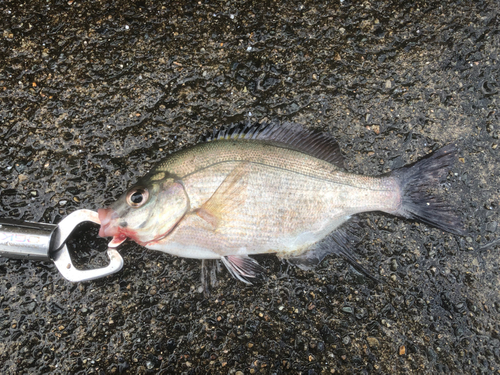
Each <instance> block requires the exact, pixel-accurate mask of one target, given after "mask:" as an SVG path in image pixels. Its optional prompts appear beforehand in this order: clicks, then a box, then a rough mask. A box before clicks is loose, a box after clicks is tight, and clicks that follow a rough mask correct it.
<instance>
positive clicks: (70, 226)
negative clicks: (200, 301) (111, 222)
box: [0, 210, 123, 282]
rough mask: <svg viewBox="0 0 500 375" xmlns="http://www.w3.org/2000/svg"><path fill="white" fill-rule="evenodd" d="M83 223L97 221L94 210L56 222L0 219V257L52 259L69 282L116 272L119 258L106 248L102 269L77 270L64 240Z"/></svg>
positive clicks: (72, 214)
mask: <svg viewBox="0 0 500 375" xmlns="http://www.w3.org/2000/svg"><path fill="white" fill-rule="evenodd" d="M84 222H92V223H96V224H99V225H100V224H101V223H100V221H99V217H98V215H97V212H95V211H91V210H77V211H75V212H73V213H71V214H69V215H68V216H66V217H65V218H64V219H63V220H62V221H61V222H60V223H59V224H46V223H38V222H32V221H21V220H15V219H8V218H0V256H2V257H7V258H15V259H29V260H38V261H53V262H54V264H55V265H56V267H57V269H58V270H59V272H60V273H61V274H62V276H63V277H64V278H65V279H67V280H69V281H72V282H80V281H88V280H95V279H100V278H102V277H105V276H108V275H111V274H113V273H115V272H118V271H120V270H121V269H122V267H123V259H122V257H121V256H120V254H119V253H118V252H117V251H116V250H115V249H112V248H108V250H107V252H108V257H109V264H108V265H107V266H106V267H103V268H94V269H88V270H79V269H78V268H76V267H75V266H74V265H73V262H72V261H71V257H70V253H69V250H68V247H67V246H66V241H67V240H68V238H69V237H70V235H71V234H72V233H73V231H74V230H75V228H76V227H77V226H78V225H79V224H81V223H84Z"/></svg>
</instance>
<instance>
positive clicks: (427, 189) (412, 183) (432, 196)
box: [390, 144, 465, 235]
mask: <svg viewBox="0 0 500 375" xmlns="http://www.w3.org/2000/svg"><path fill="white" fill-rule="evenodd" d="M457 151H458V150H457V148H456V146H455V145H453V144H449V145H447V146H444V147H442V148H440V149H439V150H437V151H435V152H434V153H432V154H431V155H430V156H429V157H427V158H424V159H422V160H420V161H418V162H416V163H414V164H412V165H408V166H405V167H403V168H400V169H397V170H395V171H393V172H391V173H390V176H391V177H395V178H396V179H397V180H398V182H399V184H400V189H401V206H400V207H399V209H398V210H397V212H396V214H398V215H400V216H403V217H405V218H408V219H416V220H420V221H423V222H424V223H426V224H429V225H432V226H434V227H437V228H439V229H442V230H444V231H446V232H450V233H454V234H458V235H463V234H464V233H465V228H464V225H463V223H462V220H461V218H460V217H459V216H458V215H457V210H456V208H454V207H453V206H452V205H451V204H450V203H449V202H447V201H446V199H445V198H444V197H443V196H442V195H438V193H437V191H438V185H439V183H440V181H441V180H442V179H444V178H445V177H446V175H447V174H448V171H449V170H450V168H451V167H452V166H453V164H454V163H455V160H456V155H457Z"/></svg>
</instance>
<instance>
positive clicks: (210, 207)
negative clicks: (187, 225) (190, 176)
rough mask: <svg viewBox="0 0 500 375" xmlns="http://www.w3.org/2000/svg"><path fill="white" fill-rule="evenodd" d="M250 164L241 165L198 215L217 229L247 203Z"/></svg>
mask: <svg viewBox="0 0 500 375" xmlns="http://www.w3.org/2000/svg"><path fill="white" fill-rule="evenodd" d="M250 168H251V165H250V163H241V164H239V165H238V166H237V167H235V168H234V169H233V170H232V171H231V173H229V174H228V175H227V177H226V178H225V179H224V181H223V182H222V184H220V186H219V187H218V188H217V190H216V191H215V193H214V194H213V195H212V197H210V199H209V200H208V201H206V202H205V204H203V205H202V206H201V207H200V208H199V209H198V210H196V214H197V215H198V216H199V217H201V218H202V219H203V220H205V221H206V222H207V223H209V224H210V225H211V226H212V227H213V229H214V230H215V229H217V228H218V227H219V225H220V222H221V220H223V219H224V216H227V214H228V213H229V212H231V211H233V210H235V209H236V208H238V207H240V206H241V205H243V204H244V203H245V200H246V196H247V181H246V178H245V177H246V175H247V174H248V172H249V171H250Z"/></svg>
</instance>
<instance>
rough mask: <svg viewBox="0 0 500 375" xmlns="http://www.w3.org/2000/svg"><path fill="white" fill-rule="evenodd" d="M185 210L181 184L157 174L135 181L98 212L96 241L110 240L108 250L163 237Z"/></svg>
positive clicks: (167, 176)
mask: <svg viewBox="0 0 500 375" xmlns="http://www.w3.org/2000/svg"><path fill="white" fill-rule="evenodd" d="M188 210H189V197H188V195H187V193H186V190H185V188H184V185H183V183H182V181H181V180H179V179H177V178H175V177H172V176H169V175H166V174H165V173H159V174H156V175H152V176H149V177H145V178H143V179H141V180H139V181H138V183H137V184H135V185H134V186H132V187H131V188H130V189H128V191H127V192H126V193H125V194H123V195H122V196H121V197H120V198H119V199H118V200H117V201H116V202H115V203H114V204H112V205H111V207H109V208H101V209H99V210H98V213H99V220H100V221H101V229H100V230H99V236H100V237H113V240H112V241H111V242H110V243H109V246H110V247H116V246H118V245H119V244H121V243H122V242H123V241H125V240H126V239H127V238H130V239H132V240H134V241H135V242H137V243H138V244H140V245H144V246H145V245H147V244H148V243H149V242H152V241H157V240H159V239H161V238H163V237H165V236H167V235H168V234H169V233H170V232H171V231H172V229H173V228H174V227H175V225H176V224H177V223H178V222H179V221H180V220H181V219H182V218H183V216H184V215H185V214H186V212H187V211H188Z"/></svg>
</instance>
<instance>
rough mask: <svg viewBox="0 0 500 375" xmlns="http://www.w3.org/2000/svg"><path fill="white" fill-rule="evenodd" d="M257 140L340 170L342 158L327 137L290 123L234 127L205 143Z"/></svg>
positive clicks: (216, 132)
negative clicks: (288, 149) (276, 144)
mask: <svg viewBox="0 0 500 375" xmlns="http://www.w3.org/2000/svg"><path fill="white" fill-rule="evenodd" d="M217 140H258V141H268V142H273V143H279V144H282V145H284V146H287V147H289V148H293V149H294V150H297V151H301V152H303V153H305V154H309V155H311V156H314V157H316V158H318V159H322V160H325V161H327V162H329V163H332V164H334V165H336V166H337V167H340V168H344V158H343V156H342V153H341V152H340V147H339V145H338V143H337V142H336V141H335V140H334V139H333V138H332V136H331V135H329V134H327V133H319V132H313V131H310V130H306V129H304V128H302V126H301V125H299V124H295V123H292V122H284V123H282V124H280V123H262V124H237V125H234V126H230V127H228V128H224V129H221V130H219V131H216V130H214V132H213V134H212V135H211V136H209V137H207V138H206V139H205V141H207V142H210V141H217Z"/></svg>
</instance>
